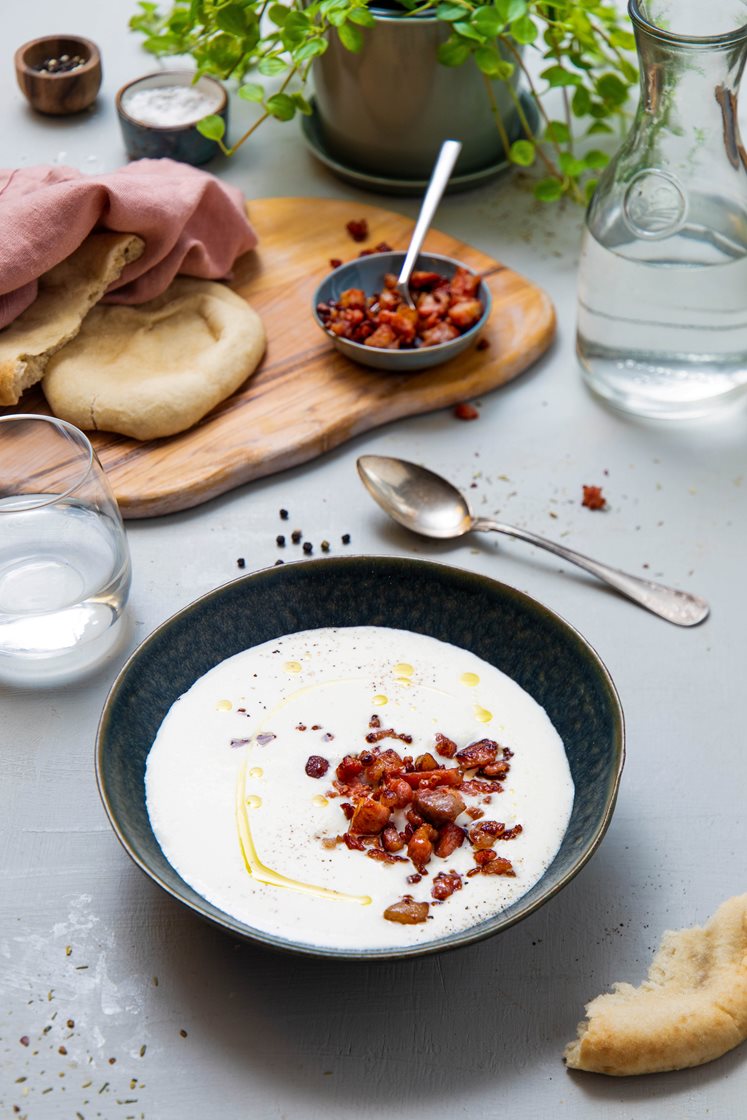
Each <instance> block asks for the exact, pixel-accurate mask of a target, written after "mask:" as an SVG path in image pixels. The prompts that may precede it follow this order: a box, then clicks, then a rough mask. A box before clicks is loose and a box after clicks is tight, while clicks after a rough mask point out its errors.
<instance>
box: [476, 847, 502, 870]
mask: <svg viewBox="0 0 747 1120" xmlns="http://www.w3.org/2000/svg"><path fill="white" fill-rule="evenodd" d="M497 858H498V857H497V855H496V854H495V852H494V851H493V849H492V848H481V849H480V851H479V852H475V863H476V864H478V866H480V867H484V866H485V864H486V863H491V862H492V861H493V860H494V859H497Z"/></svg>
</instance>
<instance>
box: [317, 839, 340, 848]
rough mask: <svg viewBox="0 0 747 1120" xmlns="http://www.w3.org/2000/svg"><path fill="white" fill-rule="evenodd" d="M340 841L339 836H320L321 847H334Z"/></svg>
mask: <svg viewBox="0 0 747 1120" xmlns="http://www.w3.org/2000/svg"><path fill="white" fill-rule="evenodd" d="M340 843H342V837H340V836H323V837H322V847H323V848H336V847H337V845H338V844H340Z"/></svg>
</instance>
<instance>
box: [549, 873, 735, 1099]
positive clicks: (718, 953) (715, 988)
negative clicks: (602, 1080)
mask: <svg viewBox="0 0 747 1120" xmlns="http://www.w3.org/2000/svg"><path fill="white" fill-rule="evenodd" d="M586 1015H587V1019H586V1020H585V1021H584V1022H583V1023H580V1024H579V1028H578V1029H579V1037H578V1039H577V1040H576V1041H575V1042H571V1043H570V1044H569V1045H568V1046H567V1047H566V1049H565V1054H564V1057H565V1061H566V1063H567V1065H569V1066H570V1067H571V1069H583V1070H590V1071H592V1072H594V1073H608V1074H613V1075H615V1076H618V1077H626V1076H630V1075H632V1074H638V1073H663V1072H665V1071H667V1070H673V1069H685V1068H687V1067H688V1066H699V1065H702V1064H703V1063H704V1062H710V1061H713V1059H714V1058H720V1057H721V1055H722V1054H725V1053H726V1052H727V1051H728V1050H731V1049H733V1047H735V1046H738V1045H739V1043H740V1042H743V1041H744V1040H745V1038H747V894H743V895H740V896H738V897H737V898H731V899H729V900H728V901H727V902H724V903H723V905H722V906H720V907H719V908H718V910H717V911H716V913H715V914H714V916H713V917H712V918H711V920H710V921H709V922H708V924H707V925H706V926H705V927H704V928H703V929H700V928H697V927H696V928H694V929H683V930H679V931H677V932H676V933H673V932H671V931H668V932H667V933H665V934H664V936H663V938H662V942H661V947H660V948H659V951H658V953H657V954H656V956H655V957H654V960H653V963H652V965H651V968H650V969H649V974H648V979H647V980H645V981H644V982H643V984H641V986H640V988H634V987H633V986H632V985H631V984H615V985H614V987H613V991H612V992H611V993H608V994H606V995H601V996H597V998H596V999H594V1000H592V1001H591V1003H589V1004H587V1006H586Z"/></svg>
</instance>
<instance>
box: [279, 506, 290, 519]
mask: <svg viewBox="0 0 747 1120" xmlns="http://www.w3.org/2000/svg"><path fill="white" fill-rule="evenodd" d="M280 520H281V521H287V520H288V510H287V509H281V511H280Z"/></svg>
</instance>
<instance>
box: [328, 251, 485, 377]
mask: <svg viewBox="0 0 747 1120" xmlns="http://www.w3.org/2000/svg"><path fill="white" fill-rule="evenodd" d="M404 259H405V254H404V253H402V252H387V253H372V254H370V255H369V256H364V257H358V258H357V259H356V260H353V261H349V262H348V263H347V264H342V265H340V266H339V267H338V268H336V269H334V270H333V271H332V272H331V273H330V274H329V275H328V276H327V277H326V278H325V279H324V280H323V281H322V283H321V284H320V285H319V287H318V288H317V290H316V293H315V295H314V302H313V311H314V318H315V319H316V322H317V324H318V325H319V326H320V327H321V329H322V330H323V331H324V332H325V333H326V334H327V335H328V336H329V338H330V339H331V341H332V344H333V345H334V346H335V347H336V349H338V350H339V351H340V352H341V353H343V354H345V356H346V357H348V358H351V359H352V360H353V361H354V362H358V363H359V364H360V365H364V366H369V367H371V368H372V369H379V370H382V371H384V372H390V373H407V372H409V371H415V370H422V369H430V368H432V367H433V366H438V365H441V364H442V363H443V362H448V361H450V360H451V359H452V358H455V357H457V355H459V354H461V353H463V352H464V351H465V350H467V349H469V347H470V346H474V345H475V344H476V343H477V341H478V339H479V335H480V331H481V330H482V328H483V327H484V326H485V324H486V323H487V321H488V317H489V315H490V305H491V296H490V291H489V289H488V286H487V284H486V283H485V282H484V280H482V279H481V278H480V277H479V276H478V275H476V274H475V273H474V272H472V271H471V270H470V269H467V268H465V267H464V265H462V264H461V263H460V262H459V261H457V260H454V258H453V257H444V256H440V255H437V254H434V253H421V254H420V256H419V257H418V260H417V264H416V267H415V269H414V271H413V274H412V277H411V280H410V293H411V296H412V298H413V301H414V303H415V310H414V311H413V310H412V309H410V308H408V306H407V305H406V304H405V303H404V302H403V301H402V300H401V298H400V297H399V295H398V293H397V292H396V291H395V290H394V284H395V281H396V279H397V276H398V275H399V273H400V270H401V268H402V265H403V263H404Z"/></svg>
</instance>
